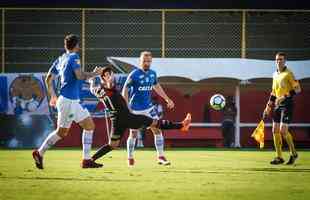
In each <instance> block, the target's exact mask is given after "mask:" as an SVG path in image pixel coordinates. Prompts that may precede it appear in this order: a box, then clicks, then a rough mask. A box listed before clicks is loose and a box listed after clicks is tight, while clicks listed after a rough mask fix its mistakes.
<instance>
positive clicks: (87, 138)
mask: <svg viewBox="0 0 310 200" xmlns="http://www.w3.org/2000/svg"><path fill="white" fill-rule="evenodd" d="M93 132H94V131H93V130H91V131H88V130H83V135H82V144H83V159H85V160H88V159H90V158H91V157H90V151H91V145H92V143H93Z"/></svg>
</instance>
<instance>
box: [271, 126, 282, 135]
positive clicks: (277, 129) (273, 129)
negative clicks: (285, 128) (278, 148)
mask: <svg viewBox="0 0 310 200" xmlns="http://www.w3.org/2000/svg"><path fill="white" fill-rule="evenodd" d="M279 132H280V128H279V126H278V125H274V126H273V127H272V133H273V134H276V133H279Z"/></svg>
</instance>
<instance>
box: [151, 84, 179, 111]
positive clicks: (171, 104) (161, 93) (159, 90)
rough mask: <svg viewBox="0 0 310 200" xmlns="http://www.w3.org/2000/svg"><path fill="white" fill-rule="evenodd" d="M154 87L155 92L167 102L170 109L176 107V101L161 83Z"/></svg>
mask: <svg viewBox="0 0 310 200" xmlns="http://www.w3.org/2000/svg"><path fill="white" fill-rule="evenodd" d="M153 88H154V90H155V92H156V93H157V94H158V95H159V96H161V97H162V98H163V99H164V100H165V101H166V102H167V107H168V108H170V109H172V108H174V102H173V101H172V100H171V99H170V98H169V97H168V95H167V94H166V92H165V91H164V89H163V88H162V87H161V85H160V84H159V83H157V84H156V85H155V86H154V87H153Z"/></svg>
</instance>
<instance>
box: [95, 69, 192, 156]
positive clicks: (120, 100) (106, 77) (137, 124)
mask: <svg viewBox="0 0 310 200" xmlns="http://www.w3.org/2000/svg"><path fill="white" fill-rule="evenodd" d="M115 86H116V84H115V79H114V73H113V72H112V69H111V68H110V67H104V68H103V69H102V75H101V84H100V85H99V86H96V84H95V80H91V81H90V88H91V92H92V93H93V94H94V95H95V96H96V97H97V98H98V99H99V100H100V101H101V102H103V104H104V105H105V107H106V108H107V109H108V110H109V111H110V116H109V118H110V120H111V133H109V131H108V134H109V138H110V139H111V141H109V144H107V145H103V146H102V147H100V148H99V150H98V151H97V152H96V153H95V154H94V155H93V156H92V160H93V161H95V160H97V159H98V158H100V157H102V156H103V155H105V154H107V153H108V152H110V151H111V150H112V149H114V148H117V147H118V146H119V142H120V139H121V137H122V135H123V134H124V132H125V130H126V129H128V128H132V129H140V128H160V129H180V130H181V131H188V129H189V126H190V123H191V115H190V114H187V116H186V118H185V119H184V120H183V121H182V122H181V123H174V122H170V121H168V120H157V119H152V118H150V117H147V116H145V115H136V114H133V113H131V112H130V110H129V108H128V105H127V102H126V101H125V99H124V97H123V96H122V95H121V94H120V92H118V91H117V90H116V87H115Z"/></svg>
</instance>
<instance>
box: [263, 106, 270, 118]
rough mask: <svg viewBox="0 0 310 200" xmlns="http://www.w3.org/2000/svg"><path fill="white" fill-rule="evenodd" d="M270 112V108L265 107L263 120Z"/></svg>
mask: <svg viewBox="0 0 310 200" xmlns="http://www.w3.org/2000/svg"><path fill="white" fill-rule="evenodd" d="M270 112H271V107H270V106H269V105H267V106H266V108H265V110H264V112H263V119H266V118H267V117H268V116H269V115H270Z"/></svg>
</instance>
